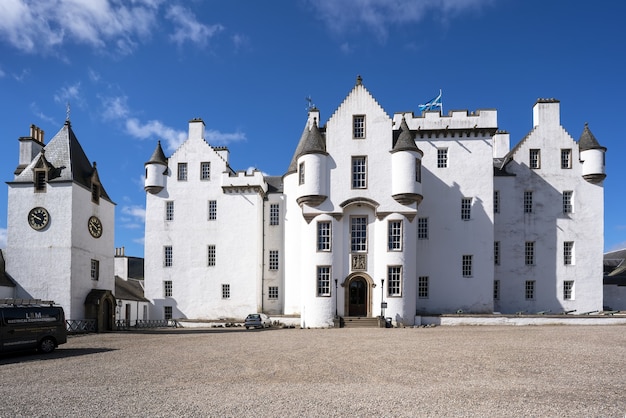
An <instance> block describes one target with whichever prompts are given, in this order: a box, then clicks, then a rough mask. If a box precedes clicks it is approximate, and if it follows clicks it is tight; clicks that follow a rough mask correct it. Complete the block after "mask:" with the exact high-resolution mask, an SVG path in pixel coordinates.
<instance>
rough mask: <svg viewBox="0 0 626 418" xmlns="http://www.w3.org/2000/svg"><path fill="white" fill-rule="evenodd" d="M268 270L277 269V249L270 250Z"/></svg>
mask: <svg viewBox="0 0 626 418" xmlns="http://www.w3.org/2000/svg"><path fill="white" fill-rule="evenodd" d="M269 266H270V267H269V268H270V270H278V250H270V260H269Z"/></svg>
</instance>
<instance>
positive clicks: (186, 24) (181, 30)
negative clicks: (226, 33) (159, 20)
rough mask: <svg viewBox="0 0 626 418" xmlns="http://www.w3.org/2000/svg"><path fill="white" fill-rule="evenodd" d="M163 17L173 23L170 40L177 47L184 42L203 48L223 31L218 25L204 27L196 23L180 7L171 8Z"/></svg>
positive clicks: (187, 12)
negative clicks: (173, 27)
mask: <svg viewBox="0 0 626 418" xmlns="http://www.w3.org/2000/svg"><path fill="white" fill-rule="evenodd" d="M165 17H167V18H168V19H170V20H171V21H172V22H173V23H174V26H175V29H174V33H173V34H172V35H170V39H171V40H172V41H173V42H174V43H175V44H177V45H178V46H182V45H183V44H184V43H185V42H186V41H189V42H191V43H194V44H198V45H200V46H204V45H206V44H207V43H208V41H209V39H210V38H212V37H213V36H215V35H216V34H217V33H218V32H221V31H222V30H224V27H223V26H222V25H220V24H214V25H205V24H203V23H200V22H198V20H197V19H196V16H195V15H194V14H193V13H192V12H191V11H190V10H189V9H186V8H184V7H182V6H180V5H174V6H171V7H170V8H169V9H168V10H167V13H166V14H165Z"/></svg>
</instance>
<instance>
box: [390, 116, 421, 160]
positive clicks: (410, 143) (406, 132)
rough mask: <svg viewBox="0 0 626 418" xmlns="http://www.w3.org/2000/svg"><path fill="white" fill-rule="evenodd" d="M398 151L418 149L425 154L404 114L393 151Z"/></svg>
mask: <svg viewBox="0 0 626 418" xmlns="http://www.w3.org/2000/svg"><path fill="white" fill-rule="evenodd" d="M397 151H417V152H419V153H420V154H422V155H424V153H423V152H422V151H421V150H420V149H419V148H418V146H417V144H416V143H415V140H414V139H413V135H412V134H411V130H410V129H409V125H407V123H406V119H405V118H404V116H402V122H401V123H400V136H398V139H397V140H396V143H395V144H394V146H393V150H392V151H391V152H397Z"/></svg>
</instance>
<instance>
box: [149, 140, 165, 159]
mask: <svg viewBox="0 0 626 418" xmlns="http://www.w3.org/2000/svg"><path fill="white" fill-rule="evenodd" d="M153 163H156V164H163V165H167V157H165V153H164V152H163V148H161V141H158V142H157V146H156V148H155V149H154V152H153V153H152V156H151V157H150V159H149V160H148V161H147V162H146V164H153Z"/></svg>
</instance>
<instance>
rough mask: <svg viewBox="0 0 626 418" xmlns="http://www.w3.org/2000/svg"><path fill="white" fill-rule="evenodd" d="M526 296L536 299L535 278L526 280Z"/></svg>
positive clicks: (527, 298) (528, 298)
mask: <svg viewBox="0 0 626 418" xmlns="http://www.w3.org/2000/svg"><path fill="white" fill-rule="evenodd" d="M524 296H525V297H526V300H533V299H535V281H534V280H526V283H525V284H524Z"/></svg>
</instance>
